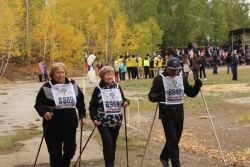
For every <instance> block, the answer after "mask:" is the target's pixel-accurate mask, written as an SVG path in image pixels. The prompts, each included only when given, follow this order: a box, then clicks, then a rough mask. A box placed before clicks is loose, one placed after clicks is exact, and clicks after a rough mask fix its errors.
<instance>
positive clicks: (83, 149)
mask: <svg viewBox="0 0 250 167" xmlns="http://www.w3.org/2000/svg"><path fill="white" fill-rule="evenodd" d="M95 128H96V127H94V129H93V130H92V132H91V133H90V135H89V138H88V140H87V141H86V143H85V145H84V147H83V148H82V150H81V152H80V155H79V157H78V158H77V160H76V163H75V165H74V167H76V164H77V162H78V161H79V159H80V157H81V155H82V153H83V151H84V149H85V147H86V146H87V144H88V142H89V139H90V138H91V136H92V134H93V133H94V131H95Z"/></svg>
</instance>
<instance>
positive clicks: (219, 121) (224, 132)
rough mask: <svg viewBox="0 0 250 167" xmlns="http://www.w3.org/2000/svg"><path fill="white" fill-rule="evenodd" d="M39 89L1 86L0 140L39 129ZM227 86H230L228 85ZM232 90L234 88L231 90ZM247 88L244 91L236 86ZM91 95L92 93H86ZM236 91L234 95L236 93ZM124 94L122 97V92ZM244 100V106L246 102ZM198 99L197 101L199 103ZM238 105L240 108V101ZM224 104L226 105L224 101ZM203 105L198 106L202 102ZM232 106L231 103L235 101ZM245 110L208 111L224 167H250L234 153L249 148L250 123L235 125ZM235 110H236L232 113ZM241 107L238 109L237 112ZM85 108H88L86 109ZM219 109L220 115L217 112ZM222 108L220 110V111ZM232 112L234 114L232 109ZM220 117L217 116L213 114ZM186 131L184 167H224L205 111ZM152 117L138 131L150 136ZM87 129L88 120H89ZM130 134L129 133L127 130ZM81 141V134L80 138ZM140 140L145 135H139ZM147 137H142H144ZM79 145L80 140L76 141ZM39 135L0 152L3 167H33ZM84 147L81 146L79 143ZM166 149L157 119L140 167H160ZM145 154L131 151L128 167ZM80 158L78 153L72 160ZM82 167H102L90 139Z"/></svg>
mask: <svg viewBox="0 0 250 167" xmlns="http://www.w3.org/2000/svg"><path fill="white" fill-rule="evenodd" d="M75 80H76V81H77V83H78V85H79V86H80V87H83V82H82V79H80V78H77V79H75ZM41 85H42V83H38V82H35V83H21V84H14V85H0V93H1V92H8V94H6V95H1V96H0V97H1V98H0V110H1V111H0V135H1V136H4V135H10V134H15V133H16V132H18V131H22V130H23V129H29V128H30V127H35V126H37V127H39V128H41V119H40V118H39V116H38V114H37V113H36V111H35V109H34V107H33V105H34V102H35V97H36V94H37V92H38V90H39V89H40V87H41ZM227 86H230V85H227ZM233 87H235V85H233ZM240 87H242V88H244V89H245V88H246V86H245V87H244V86H242V85H239V87H238V88H236V90H238V89H239V88H240ZM89 89H92V88H89ZM211 89H216V85H211V86H204V88H203V90H204V94H205V95H209V93H208V91H207V90H211ZM236 90H235V91H236ZM125 93H126V92H125ZM247 98H249V97H246V98H244V99H243V100H247ZM197 99H201V97H197ZM243 100H241V102H242V101H243ZM88 101H89V97H86V104H88ZM225 101H226V100H225ZM200 102H202V101H200ZM234 102H235V101H234ZM246 102H248V101H245V103H244V106H242V105H240V103H235V104H232V103H231V102H230V101H226V102H225V104H223V106H221V107H217V108H212V110H211V116H212V118H213V121H214V125H215V128H216V130H217V134H218V136H219V139H220V142H221V143H220V144H221V147H222V149H223V153H224V155H225V159H226V162H227V164H228V167H230V166H235V167H249V166H250V163H249V161H250V158H249V157H247V158H246V159H241V158H240V155H237V152H244V149H247V148H249V145H250V140H249V137H250V131H249V130H248V128H249V126H250V125H249V123H237V122H235V116H237V115H240V114H241V113H243V112H244V111H247V110H249V108H250V104H249V103H246ZM233 107H237V108H238V109H234V108H233ZM240 107H242V108H240ZM86 108H87V107H86ZM220 108H221V109H220ZM222 108H223V110H222ZM232 108H233V109H232ZM215 110H216V111H218V112H215ZM185 113H186V117H185V125H184V126H185V127H184V133H183V137H182V139H181V143H180V152H181V153H180V159H181V164H182V167H201V166H202V167H222V166H224V164H223V160H222V157H221V155H220V153H219V150H218V145H217V142H216V140H215V137H214V134H213V130H212V128H211V124H210V122H209V119H208V117H207V114H206V110H205V108H204V109H203V110H202V111H196V112H194V110H191V109H187V110H186V112H185ZM153 115H154V112H143V111H141V113H140V118H141V120H143V121H141V124H140V125H141V130H142V131H143V132H144V133H145V134H146V136H147V135H148V133H149V129H150V125H151V122H152V118H153ZM130 117H131V124H132V123H133V121H132V120H133V117H135V120H136V119H137V118H136V117H137V114H136V113H134V114H133V113H131V115H130ZM88 123H89V124H90V123H91V122H90V120H88ZM90 130H91V125H89V127H88V128H86V129H85V131H84V140H86V138H87V137H88V135H89V133H90ZM128 130H129V131H130V130H133V129H130V128H128ZM120 133H121V134H124V127H122V128H121V131H120ZM137 134H138V135H142V134H141V133H140V132H138V133H131V134H130V135H137ZM77 136H79V129H78V135H77ZM142 136H144V135H142ZM144 137H145V136H144ZM77 140H78V141H77V142H78V145H79V139H77ZM40 141H41V135H40V136H37V137H35V138H32V139H29V140H26V141H23V142H20V144H19V145H20V147H17V148H16V150H14V151H13V152H8V153H6V152H0V164H1V167H14V166H15V167H21V166H22V167H30V166H32V165H33V163H34V159H35V156H36V153H37V149H38V146H39V143H40ZM83 143H84V142H83ZM163 146H164V137H163V132H162V127H161V123H160V121H159V119H156V120H155V124H154V128H153V131H152V135H151V140H150V142H149V147H148V148H147V152H146V155H145V158H144V162H143V167H160V166H161V164H160V162H159V154H160V151H161V149H162V147H163ZM143 153H144V149H139V150H129V166H130V167H139V166H140V164H141V160H142V155H143ZM78 154H79V150H78V151H77V154H76V156H75V157H74V160H73V161H75V160H76V158H77V156H78ZM116 157H117V158H116V164H117V165H116V166H117V167H118V166H119V167H126V152H125V150H117V154H116ZM82 160H83V162H84V164H83V165H82V166H84V167H103V166H104V165H103V159H102V147H101V146H100V145H98V144H97V142H96V141H95V140H93V139H91V140H90V143H89V144H88V149H86V151H84V154H83V156H82ZM42 166H43V167H48V166H49V165H48V153H47V150H46V146H45V144H43V146H42V149H41V152H40V155H39V159H38V162H37V167H42Z"/></svg>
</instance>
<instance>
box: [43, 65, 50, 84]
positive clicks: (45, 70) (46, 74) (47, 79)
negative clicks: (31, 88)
mask: <svg viewBox="0 0 250 167" xmlns="http://www.w3.org/2000/svg"><path fill="white" fill-rule="evenodd" d="M43 69H44V79H45V82H47V81H49V77H48V73H47V67H46V64H45V63H44V62H43Z"/></svg>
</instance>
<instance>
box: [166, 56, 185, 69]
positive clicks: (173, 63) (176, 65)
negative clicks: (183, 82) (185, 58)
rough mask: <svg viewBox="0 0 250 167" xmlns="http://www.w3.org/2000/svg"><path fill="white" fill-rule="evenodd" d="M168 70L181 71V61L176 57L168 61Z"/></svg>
mask: <svg viewBox="0 0 250 167" xmlns="http://www.w3.org/2000/svg"><path fill="white" fill-rule="evenodd" d="M168 68H169V69H181V68H182V67H181V63H180V60H179V59H177V58H176V57H172V58H170V59H168Z"/></svg>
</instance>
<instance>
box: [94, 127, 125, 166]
mask: <svg viewBox="0 0 250 167" xmlns="http://www.w3.org/2000/svg"><path fill="white" fill-rule="evenodd" d="M120 127H121V126H116V127H112V128H109V127H104V126H101V125H100V126H98V130H99V133H100V134H101V138H102V144H103V156H104V161H105V166H106V167H109V166H114V163H115V150H116V140H117V138H118V135H119V131H120Z"/></svg>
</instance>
